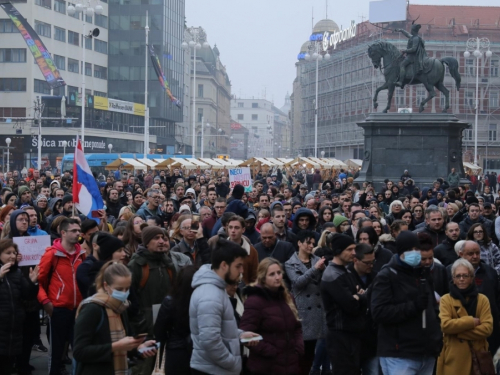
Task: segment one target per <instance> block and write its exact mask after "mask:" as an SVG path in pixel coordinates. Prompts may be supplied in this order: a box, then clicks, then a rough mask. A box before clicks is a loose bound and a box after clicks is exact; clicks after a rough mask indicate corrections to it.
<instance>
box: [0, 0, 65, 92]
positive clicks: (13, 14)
mask: <svg viewBox="0 0 500 375" xmlns="http://www.w3.org/2000/svg"><path fill="white" fill-rule="evenodd" d="M0 7H1V8H2V9H3V10H4V11H5V13H7V15H8V16H9V17H10V19H11V20H12V22H14V25H15V26H16V27H17V29H18V30H19V32H20V33H21V35H22V36H23V38H24V41H25V42H26V44H27V45H28V48H29V50H30V51H31V53H32V54H33V57H34V58H35V60H36V63H37V64H38V67H39V68H40V70H41V71H42V74H43V76H44V77H45V80H46V81H47V83H48V84H49V85H50V87H52V88H56V87H60V86H64V85H66V82H64V80H63V79H62V77H61V73H59V70H58V69H57V67H56V65H55V64H54V60H52V56H50V53H49V51H47V48H46V47H45V45H44V44H43V42H42V40H41V39H40V37H39V36H38V34H37V33H36V32H35V30H33V28H32V27H31V26H30V24H29V23H28V21H26V18H24V17H23V16H22V15H21V13H19V11H18V10H17V9H16V8H15V7H14V5H12V4H10V3H3V4H0Z"/></svg>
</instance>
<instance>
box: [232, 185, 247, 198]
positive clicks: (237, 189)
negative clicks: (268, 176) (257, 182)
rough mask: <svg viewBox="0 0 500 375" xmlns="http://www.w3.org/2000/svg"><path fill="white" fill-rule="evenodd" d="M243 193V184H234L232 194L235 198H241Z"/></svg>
mask: <svg viewBox="0 0 500 375" xmlns="http://www.w3.org/2000/svg"><path fill="white" fill-rule="evenodd" d="M243 194H245V188H244V187H243V185H240V184H237V185H235V186H234V188H233V193H232V196H233V197H234V198H235V199H241V198H243Z"/></svg>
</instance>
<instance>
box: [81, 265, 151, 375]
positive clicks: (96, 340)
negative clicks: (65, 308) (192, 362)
mask: <svg viewBox="0 0 500 375" xmlns="http://www.w3.org/2000/svg"><path fill="white" fill-rule="evenodd" d="M131 281H132V280H131V273H130V271H129V269H128V268H127V267H126V266H124V265H123V264H120V263H114V262H113V261H110V262H108V263H106V264H104V265H103V266H102V268H101V270H100V272H99V274H98V276H97V278H96V288H97V293H96V294H94V295H93V296H92V297H89V298H87V299H85V300H84V301H82V303H81V305H80V307H79V308H78V311H77V317H76V322H75V346H74V348H73V356H74V360H75V362H74V367H75V368H74V373H75V374H76V375H100V374H103V375H105V374H106V375H111V374H127V371H128V361H127V357H132V358H133V357H141V356H142V357H143V358H148V357H152V356H154V355H155V354H156V347H155V346H154V345H155V343H156V342H155V341H154V340H149V341H145V337H144V336H138V335H134V334H133V333H132V330H131V328H130V325H129V321H128V318H127V308H128V307H129V302H128V300H127V298H128V294H129V289H130V284H131ZM145 348H152V349H149V350H146V351H144V353H142V354H141V352H138V350H141V351H142V350H143V349H145Z"/></svg>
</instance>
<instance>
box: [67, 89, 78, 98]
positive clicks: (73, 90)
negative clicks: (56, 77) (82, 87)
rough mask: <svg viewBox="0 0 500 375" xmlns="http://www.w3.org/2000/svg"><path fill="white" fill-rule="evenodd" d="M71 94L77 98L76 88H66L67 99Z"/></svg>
mask: <svg viewBox="0 0 500 375" xmlns="http://www.w3.org/2000/svg"><path fill="white" fill-rule="evenodd" d="M71 94H74V95H75V97H76V96H78V87H75V86H68V97H69V96H71Z"/></svg>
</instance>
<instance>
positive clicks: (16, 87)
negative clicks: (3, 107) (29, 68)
mask: <svg viewBox="0 0 500 375" xmlns="http://www.w3.org/2000/svg"><path fill="white" fill-rule="evenodd" d="M0 91H26V78H0Z"/></svg>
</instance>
